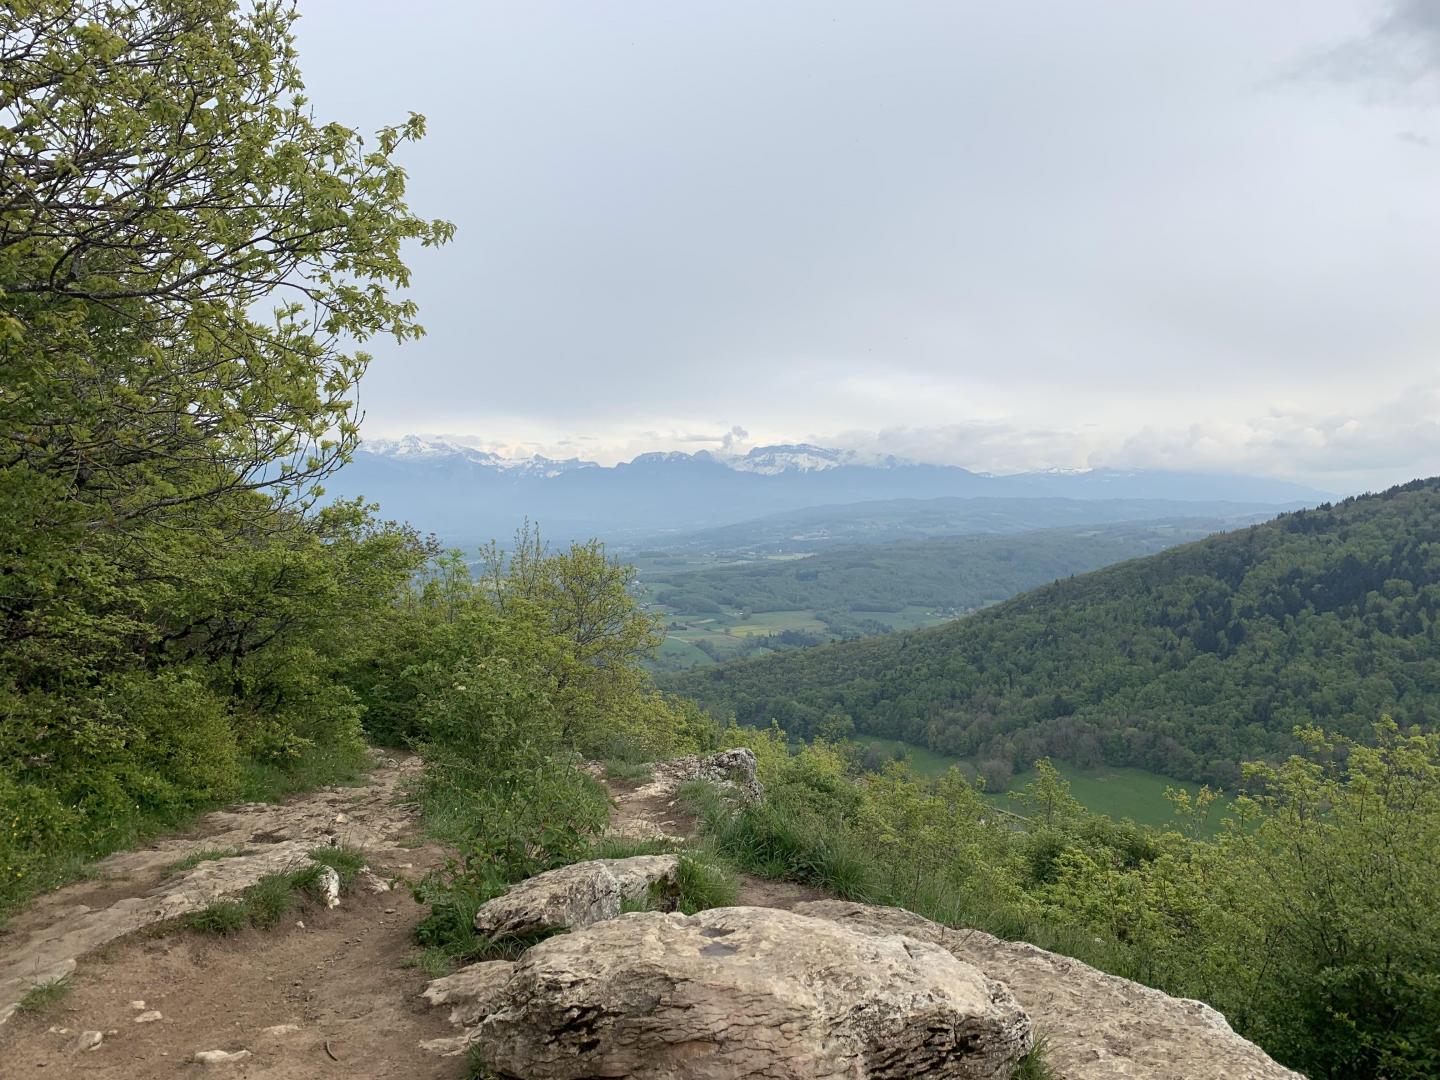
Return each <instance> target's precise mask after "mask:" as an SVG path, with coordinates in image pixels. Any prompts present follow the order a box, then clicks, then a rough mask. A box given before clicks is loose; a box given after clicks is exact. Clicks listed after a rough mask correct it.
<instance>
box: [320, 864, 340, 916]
mask: <svg viewBox="0 0 1440 1080" xmlns="http://www.w3.org/2000/svg"><path fill="white" fill-rule="evenodd" d="M318 884H319V887H320V899H321V900H322V901H323V902H324V904H325V906H326V907H327V908H337V907H339V906H340V875H339V873H338V872H337V871H336V870H335V868H334V867H333V866H326V867H325V868H324V869H322V870H321V871H320V880H319V882H318Z"/></svg>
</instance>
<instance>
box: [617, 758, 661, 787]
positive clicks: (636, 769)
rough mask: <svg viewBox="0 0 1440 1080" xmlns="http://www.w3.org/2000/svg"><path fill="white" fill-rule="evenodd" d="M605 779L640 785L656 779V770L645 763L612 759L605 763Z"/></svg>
mask: <svg viewBox="0 0 1440 1080" xmlns="http://www.w3.org/2000/svg"><path fill="white" fill-rule="evenodd" d="M604 768H605V779H606V780H621V781H629V782H632V783H638V782H641V781H644V780H649V779H651V778H653V777H654V775H655V770H654V768H652V767H651V766H650V765H646V764H643V763H632V762H628V761H617V760H615V759H613V758H612V759H610V760H608V761H606V762H604Z"/></svg>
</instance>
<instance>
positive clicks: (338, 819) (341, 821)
mask: <svg viewBox="0 0 1440 1080" xmlns="http://www.w3.org/2000/svg"><path fill="white" fill-rule="evenodd" d="M349 823H350V818H349V817H348V816H347V815H345V814H336V815H335V824H336V825H348V824H349Z"/></svg>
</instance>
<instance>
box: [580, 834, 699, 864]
mask: <svg viewBox="0 0 1440 1080" xmlns="http://www.w3.org/2000/svg"><path fill="white" fill-rule="evenodd" d="M675 848H676V844H675V842H674V841H673V840H638V839H633V838H631V837H628V836H604V837H601V838H600V839H599V840H596V841H595V842H594V843H593V844H591V845H590V850H589V852H587V853H586V855H585V858H587V859H633V858H635V857H636V856H638V855H669V854H671V853H672V852H673V851H674V850H675Z"/></svg>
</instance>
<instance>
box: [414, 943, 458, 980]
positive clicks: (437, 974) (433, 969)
mask: <svg viewBox="0 0 1440 1080" xmlns="http://www.w3.org/2000/svg"><path fill="white" fill-rule="evenodd" d="M409 964H410V966H411V967H413V968H415V969H417V970H418V971H420V972H421V973H422V974H424V976H425V977H426V978H427V979H443V978H444V977H445V976H446V975H449V974H450V973H451V972H452V971H454V970H455V969H456V968H457V967H459V966H460V961H459V960H457V959H456V958H455V957H454V956H452V955H451V954H450V953H448V952H446V951H445V950H444V949H443V948H441V947H440V946H438V945H427V946H426V947H425V948H423V949H416V950H415V951H414V952H413V953H411V954H410V959H409Z"/></svg>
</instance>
